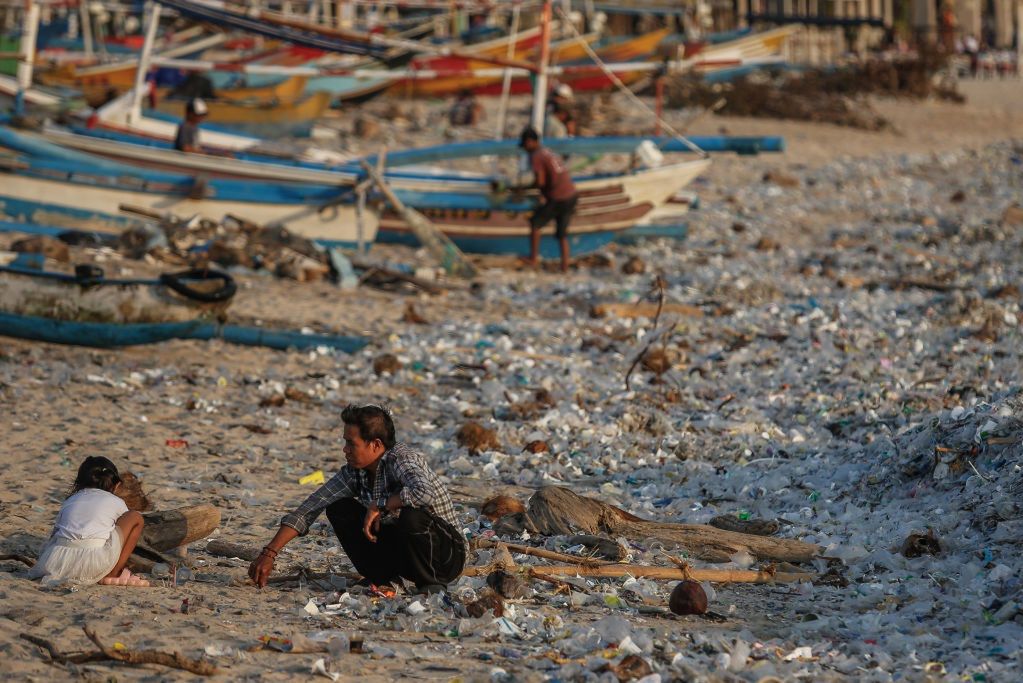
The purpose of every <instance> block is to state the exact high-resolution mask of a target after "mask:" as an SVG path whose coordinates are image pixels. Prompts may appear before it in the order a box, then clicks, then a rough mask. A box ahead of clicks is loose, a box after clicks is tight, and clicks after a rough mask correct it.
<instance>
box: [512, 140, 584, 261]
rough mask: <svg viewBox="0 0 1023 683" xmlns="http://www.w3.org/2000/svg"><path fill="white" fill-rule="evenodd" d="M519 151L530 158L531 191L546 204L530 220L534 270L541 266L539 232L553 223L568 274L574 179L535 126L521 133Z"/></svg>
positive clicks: (530, 250) (530, 249) (575, 196)
mask: <svg viewBox="0 0 1023 683" xmlns="http://www.w3.org/2000/svg"><path fill="white" fill-rule="evenodd" d="M519 147H521V148H522V149H524V150H526V152H527V153H528V154H529V162H530V165H531V166H532V169H533V175H534V181H533V184H532V185H531V186H530V187H535V188H538V189H539V190H540V194H541V195H542V196H543V203H542V204H540V206H538V207H536V210H535V211H534V212H533V215H532V216H530V217H529V228H530V235H529V263H530V265H531V266H533V267H534V268H536V267H537V266H539V265H540V230H542V229H543V227H544V226H545V225H547V224H548V223H550V222H551V221H552V220H553V221H554V225H555V228H556V230H555V235H556V236H557V238H558V246H559V247H560V248H561V272H563V273H564V272H567V271H568V261H569V248H568V224H569V223H570V222H571V220H572V214H574V213H575V206H576V203H577V202H578V201H579V194H578V193H577V192H576V189H575V183H573V182H572V175H571V173H569V171H568V168H567V167H566V166H565V161H564V159H562V158H561V157H560V156H559V155H557V154H555V153H554V152H552V151H550V150H549V149H547V148H546V147H544V146H543V145H541V144H540V135H539V134H538V133H537V132H536V130H535V129H534V128H533V127H532V126H527V127H526V129H525V130H523V131H522V136H521V138H520V139H519Z"/></svg>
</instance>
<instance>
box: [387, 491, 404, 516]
mask: <svg viewBox="0 0 1023 683" xmlns="http://www.w3.org/2000/svg"><path fill="white" fill-rule="evenodd" d="M404 505H405V504H404V503H402V502H401V494H398V493H392V494H391V495H390V496H389V497H388V498H387V511H388V512H397V511H398V510H400V509H401V508H402V507H403V506H404Z"/></svg>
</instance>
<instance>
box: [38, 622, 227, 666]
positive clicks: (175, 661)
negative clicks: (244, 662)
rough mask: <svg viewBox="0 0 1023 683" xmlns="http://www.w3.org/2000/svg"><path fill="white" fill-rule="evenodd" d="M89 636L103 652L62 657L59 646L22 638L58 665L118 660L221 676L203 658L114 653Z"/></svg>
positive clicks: (144, 652) (150, 652)
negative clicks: (41, 650)
mask: <svg viewBox="0 0 1023 683" xmlns="http://www.w3.org/2000/svg"><path fill="white" fill-rule="evenodd" d="M84 631H85V635H86V636H87V637H88V638H89V640H91V641H92V642H93V643H95V645H96V647H98V648H99V652H75V653H68V654H62V653H61V652H60V651H59V650H57V648H56V646H54V645H53V643H51V642H50V641H48V640H46V639H45V638H40V637H39V636H33V635H31V634H29V633H22V634H21V638H22V639H23V640H27V641H28V642H30V643H32V644H33V645H36V646H38V647H41V648H43V649H44V650H46V652H47V653H48V654H49V655H50V660H51V661H52V662H54V663H56V664H82V663H84V662H104V661H115V662H124V663H125V664H159V665H161V666H166V667H170V668H172V669H181V670H182V671H188V672H190V673H194V674H198V675H200V676H212V675H214V674H217V673H220V671H219V670H218V669H217V667H216V666H214V665H213V664H211V663H209V662H205V661H202V660H199V659H189V658H188V657H185V656H184V655H182V654H181V653H180V652H159V651H157V650H128V649H124V650H114V649H112V648H109V647H107V646H106V645H104V644H103V643H102V642H100V640H99V637H98V636H97V635H96V632H95V631H93V630H92V629H90V628H89V627H88V626H85V627H84Z"/></svg>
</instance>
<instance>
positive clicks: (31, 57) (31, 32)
mask: <svg viewBox="0 0 1023 683" xmlns="http://www.w3.org/2000/svg"><path fill="white" fill-rule="evenodd" d="M21 20H22V25H21V45H20V46H19V47H20V49H19V50H18V51H19V52H20V53H21V56H20V57H19V58H18V71H17V74H18V94H17V95H15V97H14V113H15V114H18V115H19V116H20V115H21V114H22V113H24V110H25V91H26V90H28V89H30V88H31V87H32V66H33V63H34V62H35V59H36V35H37V34H38V33H39V5H37V4H36V3H35V2H33V0H25V11H24V13H23V16H22V18H21Z"/></svg>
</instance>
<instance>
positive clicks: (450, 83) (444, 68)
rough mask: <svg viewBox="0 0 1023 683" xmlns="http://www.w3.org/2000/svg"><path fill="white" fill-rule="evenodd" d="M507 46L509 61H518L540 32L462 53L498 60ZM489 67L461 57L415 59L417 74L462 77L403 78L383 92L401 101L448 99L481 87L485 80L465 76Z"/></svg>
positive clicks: (491, 42)
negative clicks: (432, 72) (465, 90)
mask: <svg viewBox="0 0 1023 683" xmlns="http://www.w3.org/2000/svg"><path fill="white" fill-rule="evenodd" d="M513 41H514V42H513ZM509 44H513V45H514V47H513V48H512V58H513V59H522V58H524V57H526V56H527V55H529V54H530V52H532V51H533V50H534V49H535V48H537V46H539V44H540V29H539V28H531V29H529V30H527V31H522V32H520V33H519V34H518V35H517V36H516V37H515V38H512V37H511V36H503V37H501V38H495V39H493V40H488V41H486V42H483V43H476V44H474V45H469V46H467V47H466V48H465V49H466V51H471V52H472V54H473V55H476V56H480V57H489V58H498V59H501V58H506V57H507V56H508V46H509ZM493 66H494V65H493V63H491V62H487V61H477V60H473V59H467V58H465V57H462V56H452V55H438V56H431V57H425V56H424V57H417V58H416V59H414V60H412V63H411V68H413V69H416V70H419V71H441V72H462V73H464V75H462V76H453V77H444V78H432V79H415V78H405V79H401V80H397V81H394V82H393V85H391V87H390V88H388V89H387V92H388V93H391V94H393V95H399V96H404V97H410V96H411V97H441V96H444V95H450V94H453V93H457V92H458V91H460V90H462V89H465V88H472V87H474V86H477V85H485V84H486V83H487V82H489V81H488V80H484V82H483V83H480V82H478V79H477V78H476V77H475V76H473V75H472V74H471V73H468V72H471V71H473V70H478V69H490V68H493Z"/></svg>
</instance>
